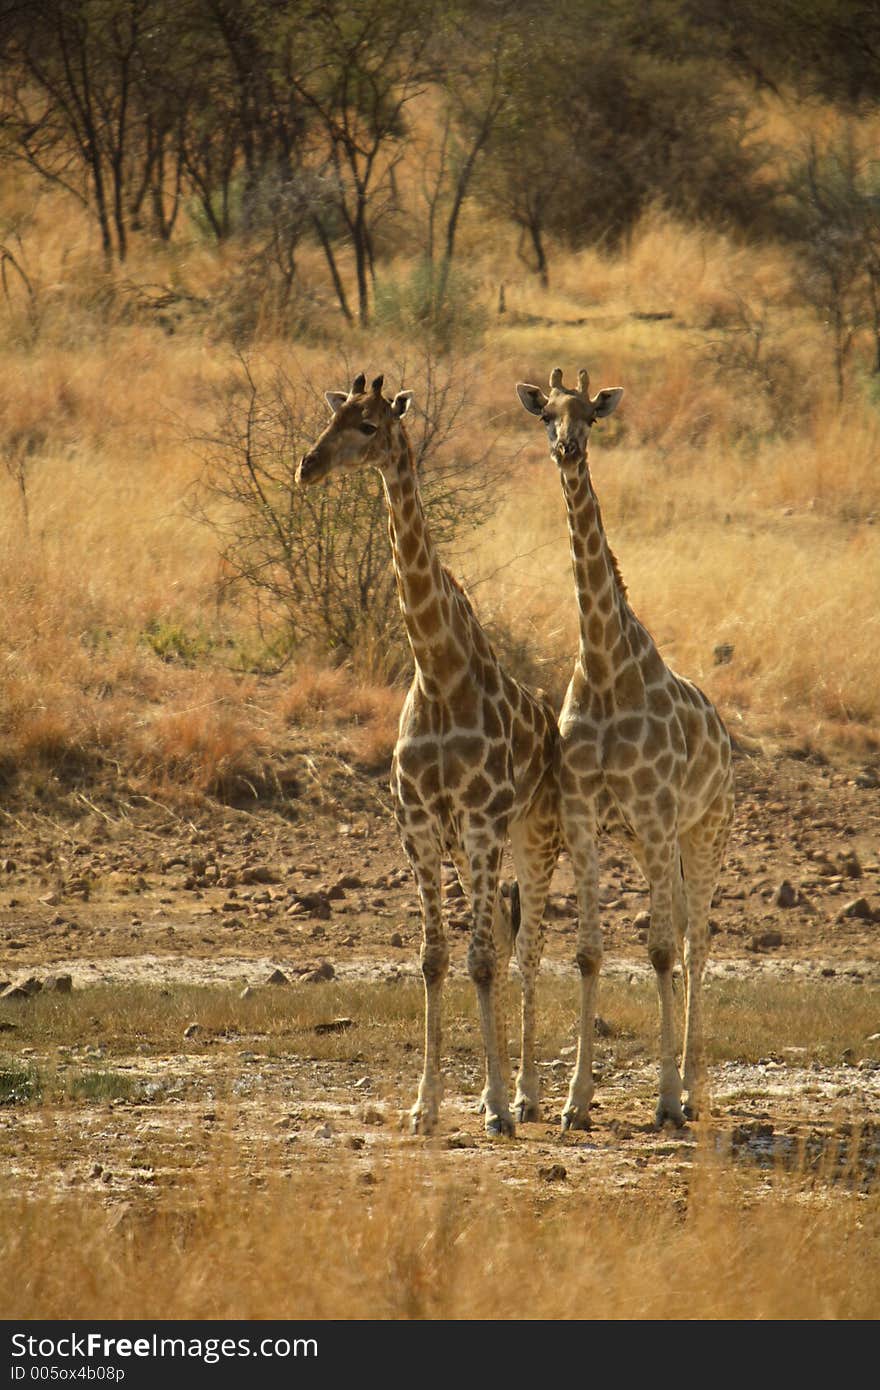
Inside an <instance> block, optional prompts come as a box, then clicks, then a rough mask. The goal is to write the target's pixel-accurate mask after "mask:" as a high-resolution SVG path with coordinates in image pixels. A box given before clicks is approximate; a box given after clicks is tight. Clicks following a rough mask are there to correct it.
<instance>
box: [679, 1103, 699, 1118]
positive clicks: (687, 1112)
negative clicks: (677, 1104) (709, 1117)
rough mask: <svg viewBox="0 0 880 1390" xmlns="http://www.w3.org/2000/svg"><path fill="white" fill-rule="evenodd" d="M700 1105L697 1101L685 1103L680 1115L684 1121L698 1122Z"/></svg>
mask: <svg viewBox="0 0 880 1390" xmlns="http://www.w3.org/2000/svg"><path fill="white" fill-rule="evenodd" d="M701 1108H702V1107H701V1105H700V1102H699V1101H698V1100H688V1101H685V1104H684V1106H683V1107H682V1113H683V1114H684V1117H685V1119H686V1120H698V1119H699V1118H700V1110H701Z"/></svg>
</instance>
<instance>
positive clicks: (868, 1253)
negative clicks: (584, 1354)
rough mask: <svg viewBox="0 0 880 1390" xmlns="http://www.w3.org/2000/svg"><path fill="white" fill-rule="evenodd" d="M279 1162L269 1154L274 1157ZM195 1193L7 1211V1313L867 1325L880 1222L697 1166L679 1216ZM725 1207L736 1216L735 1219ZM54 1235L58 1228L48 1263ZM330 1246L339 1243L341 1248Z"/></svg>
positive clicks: (789, 1184)
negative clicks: (113, 1208) (756, 1189)
mask: <svg viewBox="0 0 880 1390" xmlns="http://www.w3.org/2000/svg"><path fill="white" fill-rule="evenodd" d="M279 1157H280V1156H279ZM228 1162H229V1156H228V1154H224V1153H223V1150H222V1145H221V1146H219V1152H218V1153H217V1154H216V1156H215V1163H214V1165H213V1167H214V1172H213V1175H212V1176H211V1177H208V1178H199V1179H197V1180H196V1181H195V1182H194V1183H193V1184H192V1187H191V1190H190V1191H189V1192H188V1193H187V1197H188V1198H189V1200H188V1201H185V1202H183V1201H181V1202H179V1204H178V1203H174V1204H172V1205H171V1206H170V1207H166V1208H165V1209H164V1210H163V1211H162V1212H161V1213H160V1212H155V1213H152V1212H151V1213H143V1212H142V1213H140V1214H137V1213H132V1214H130V1215H127V1216H123V1217H122V1219H121V1220H120V1219H119V1216H118V1214H114V1215H113V1216H112V1217H111V1216H108V1214H107V1213H106V1211H104V1210H102V1209H101V1207H100V1206H99V1205H98V1204H97V1202H94V1201H90V1200H89V1199H88V1198H86V1197H65V1198H64V1199H62V1200H60V1201H59V1202H58V1203H57V1204H55V1205H54V1206H53V1210H52V1218H53V1219H52V1221H51V1222H47V1221H46V1209H45V1204H44V1203H42V1202H41V1203H39V1204H37V1203H12V1204H11V1205H9V1206H7V1209H6V1212H5V1215H6V1217H7V1220H6V1221H5V1223H4V1225H5V1228H6V1237H5V1240H4V1252H3V1254H4V1258H3V1262H2V1283H0V1286H2V1288H3V1304H4V1308H5V1310H6V1314H7V1316H8V1317H11V1318H14V1319H32V1318H47V1317H48V1318H53V1317H54V1318H71V1317H72V1318H77V1319H83V1318H89V1317H92V1318H93V1317H96V1316H97V1317H101V1318H104V1319H106V1318H111V1319H115V1318H131V1317H139V1318H148V1319H157V1318H169V1317H172V1318H197V1319H204V1318H230V1317H234V1318H245V1319H259V1318H285V1317H294V1318H297V1319H311V1318H319V1319H326V1318H343V1319H348V1320H351V1319H359V1318H381V1319H404V1318H420V1319H423V1318H441V1319H449V1318H456V1319H461V1318H465V1319H483V1318H489V1319H493V1320H496V1319H499V1318H501V1319H510V1320H514V1321H517V1320H521V1319H530V1320H531V1319H562V1318H577V1319H592V1318H602V1319H612V1318H613V1319H633V1318H637V1319H646V1318H647V1319H663V1320H667V1319H679V1318H686V1319H707V1318H709V1319H711V1318H725V1319H727V1318H730V1319H733V1318H736V1319H758V1318H759V1319H761V1320H768V1319H769V1320H775V1319H783V1318H785V1319H787V1318H799V1319H815V1318H874V1317H876V1316H877V1314H878V1311H880V1306H878V1294H877V1284H876V1279H875V1278H874V1271H875V1268H876V1256H877V1238H878V1233H880V1208H878V1205H877V1199H876V1198H875V1197H872V1198H869V1199H866V1200H861V1201H860V1200H858V1199H856V1198H855V1197H853V1196H851V1195H849V1194H847V1193H845V1192H843V1193H839V1194H836V1195H833V1196H830V1197H826V1198H824V1199H820V1200H816V1201H810V1200H804V1193H803V1189H802V1188H801V1186H800V1185H799V1184H798V1182H797V1181H792V1180H788V1179H786V1178H784V1177H783V1176H782V1175H779V1176H778V1177H777V1178H776V1179H774V1180H772V1190H771V1193H770V1195H765V1196H764V1197H763V1199H762V1201H761V1203H760V1205H755V1206H752V1207H751V1208H750V1209H749V1206H750V1204H749V1201H748V1196H747V1193H745V1192H744V1190H743V1183H742V1180H741V1178H739V1177H738V1176H737V1175H735V1174H733V1173H731V1172H729V1171H725V1170H723V1169H722V1168H721V1167H720V1165H718V1164H717V1163H716V1162H714V1161H713V1160H712V1157H711V1155H709V1154H705V1155H704V1156H703V1158H702V1160H701V1161H700V1162H699V1164H698V1172H697V1175H696V1177H695V1179H694V1180H693V1182H692V1186H691V1191H690V1198H689V1201H688V1204H687V1208H686V1210H680V1209H678V1208H677V1207H676V1206H674V1205H672V1204H669V1203H667V1202H665V1201H664V1200H663V1198H662V1196H658V1197H657V1198H655V1199H653V1200H651V1199H648V1200H645V1199H644V1198H643V1197H640V1198H638V1199H633V1198H632V1197H627V1196H621V1197H617V1198H609V1197H604V1198H603V1197H596V1198H594V1199H592V1200H587V1201H585V1202H584V1201H580V1202H578V1203H577V1205H572V1204H571V1203H567V1202H564V1201H557V1202H556V1203H554V1204H553V1205H552V1206H550V1205H548V1203H547V1200H546V1199H545V1200H544V1201H542V1200H541V1199H540V1197H536V1195H535V1194H534V1192H528V1193H520V1194H519V1195H514V1194H512V1193H511V1191H510V1189H509V1188H507V1189H506V1188H505V1186H504V1185H503V1184H502V1183H501V1182H498V1181H493V1180H492V1179H488V1178H485V1177H482V1176H480V1175H479V1173H478V1172H477V1171H475V1172H473V1173H472V1174H471V1175H470V1179H469V1180H468V1179H465V1180H464V1181H463V1182H461V1181H459V1182H457V1183H451V1182H448V1181H447V1182H438V1181H437V1178H436V1175H435V1174H434V1172H433V1171H432V1164H431V1160H430V1157H429V1156H428V1155H425V1156H423V1157H422V1158H421V1159H417V1158H414V1157H413V1158H411V1159H410V1160H409V1161H407V1162H406V1163H395V1164H392V1165H390V1166H389V1167H387V1168H386V1169H384V1170H383V1171H382V1172H381V1174H379V1175H377V1176H376V1180H375V1182H374V1185H373V1186H370V1187H369V1188H367V1187H365V1186H364V1185H363V1184H362V1183H359V1182H358V1180H357V1178H356V1176H355V1175H354V1174H350V1175H349V1177H348V1178H347V1179H346V1178H345V1177H344V1176H342V1177H339V1176H338V1177H337V1180H336V1181H334V1182H333V1183H328V1182H326V1180H322V1179H321V1178H320V1177H311V1176H310V1177H303V1176H301V1175H299V1174H291V1176H290V1177H289V1179H288V1180H287V1181H284V1180H283V1179H281V1180H275V1181H273V1182H272V1183H271V1184H270V1186H269V1189H268V1190H267V1191H266V1192H264V1193H255V1192H253V1191H252V1190H251V1191H247V1190H245V1191H242V1190H240V1188H239V1187H238V1183H239V1182H240V1178H239V1176H238V1171H236V1175H235V1180H231V1178H232V1174H231V1173H230V1172H229V1171H228V1168H227V1164H228ZM744 1203H745V1205H746V1208H747V1210H748V1219H747V1220H744V1219H743V1207H744ZM59 1230H69V1231H73V1230H75V1231H77V1232H78V1238H77V1239H76V1240H75V1241H64V1242H63V1243H62V1244H61V1246H60V1248H59V1239H58V1232H59ZM341 1233H344V1234H343V1235H342V1238H340V1236H341Z"/></svg>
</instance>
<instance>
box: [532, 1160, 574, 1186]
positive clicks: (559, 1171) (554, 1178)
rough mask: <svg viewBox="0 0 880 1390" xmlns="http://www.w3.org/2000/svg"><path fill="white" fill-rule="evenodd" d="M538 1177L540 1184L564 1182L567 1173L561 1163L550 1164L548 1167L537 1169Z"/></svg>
mask: <svg viewBox="0 0 880 1390" xmlns="http://www.w3.org/2000/svg"><path fill="white" fill-rule="evenodd" d="M538 1177H539V1178H540V1179H541V1181H542V1182H565V1179H566V1178H567V1177H568V1173H567V1172H566V1170H565V1168H564V1167H563V1165H562V1164H561V1163H551V1164H550V1165H549V1167H546V1168H539V1169H538Z"/></svg>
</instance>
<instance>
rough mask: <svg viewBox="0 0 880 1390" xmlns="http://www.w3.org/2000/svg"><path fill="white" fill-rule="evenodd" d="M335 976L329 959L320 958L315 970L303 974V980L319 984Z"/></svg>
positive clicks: (311, 983)
mask: <svg viewBox="0 0 880 1390" xmlns="http://www.w3.org/2000/svg"><path fill="white" fill-rule="evenodd" d="M335 977H336V971H335V970H334V969H333V966H332V965H331V964H330V962H329V960H322V961H321V964H320V965H319V966H318V968H317V970H311V971H310V972H309V974H308V975H306V976H305V980H306V983H307V984H310V985H319V984H322V983H323V981H325V980H333V979H335Z"/></svg>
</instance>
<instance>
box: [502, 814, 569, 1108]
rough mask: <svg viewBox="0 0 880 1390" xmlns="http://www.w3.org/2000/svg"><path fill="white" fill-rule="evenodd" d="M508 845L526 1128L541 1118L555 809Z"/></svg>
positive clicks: (517, 1100)
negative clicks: (539, 1058) (538, 1050)
mask: <svg viewBox="0 0 880 1390" xmlns="http://www.w3.org/2000/svg"><path fill="white" fill-rule="evenodd" d="M510 841H511V849H512V853H513V862H514V866H515V869H516V877H517V884H516V890H517V891H516V899H518V907H519V913H518V916H519V921H518V923H517V924H516V925H515V933H516V958H517V963H518V965H519V970H520V976H521V978H522V1016H521V1029H522V1033H521V1037H522V1043H521V1050H520V1065H519V1071H518V1073H517V1077H516V1094H515V1096H514V1101H513V1113H514V1117H515V1119H516V1121H517V1123H519V1124H522V1123H525V1122H526V1121H534V1120H539V1119H540V1118H541V1108H540V1086H539V1082H538V1069H537V1065H536V1062H535V1036H536V1013H537V993H538V972H539V970H540V968H541V956H542V955H543V951H544V921H543V917H544V907H545V904H546V902H547V892H548V890H549V888H550V880H551V878H552V876H553V870H554V868H555V867H556V860H557V857H558V855H559V839H558V832H557V827H556V822H555V815H554V814H553V813H552V805H551V806H550V807H549V808H548V807H538V808H537V809H536V810H535V812H534V813H533V814H532V815H531V816H530V817H529V819H528V820H526V821H520V822H518V823H517V824H516V825H515V826H513V827H511V832H510Z"/></svg>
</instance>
